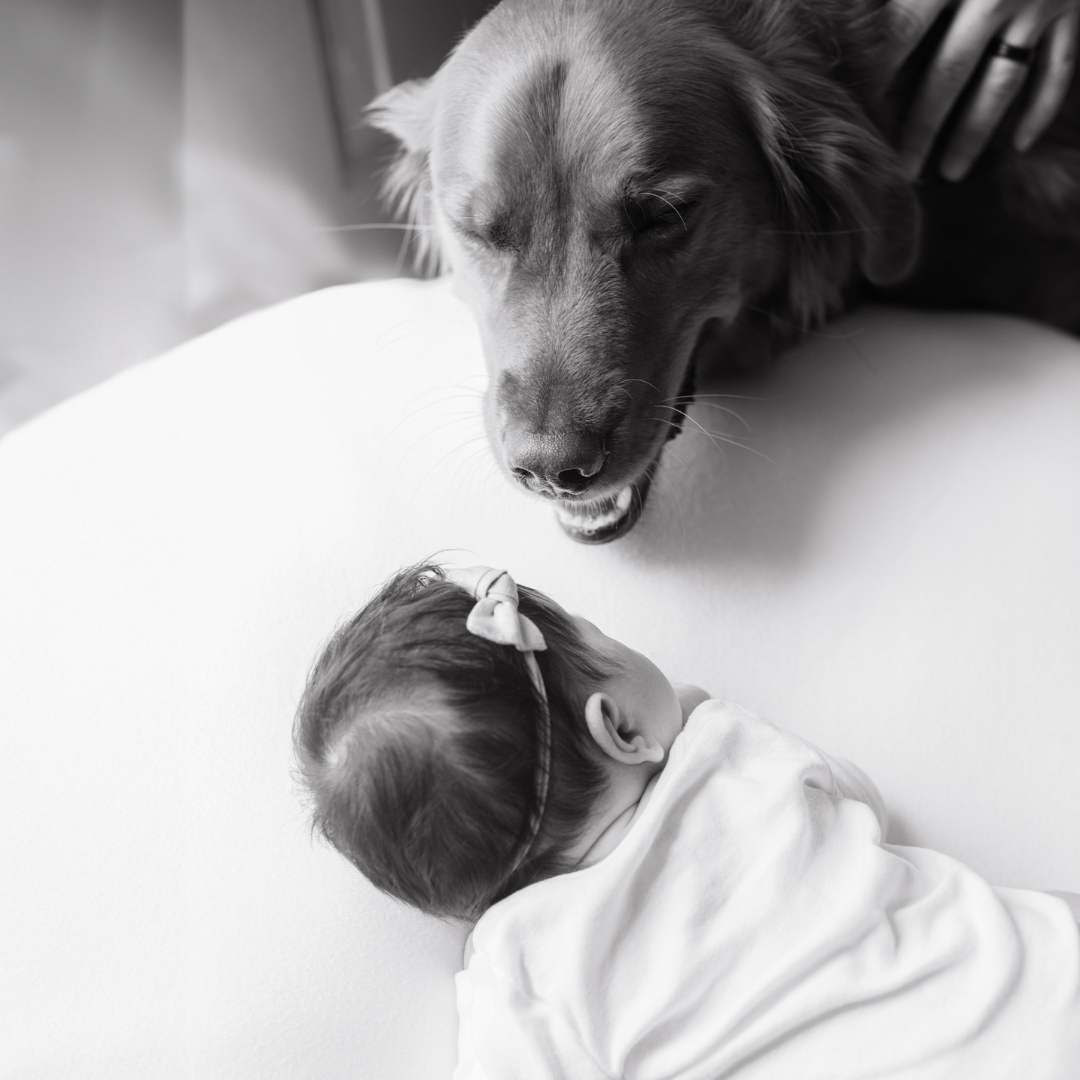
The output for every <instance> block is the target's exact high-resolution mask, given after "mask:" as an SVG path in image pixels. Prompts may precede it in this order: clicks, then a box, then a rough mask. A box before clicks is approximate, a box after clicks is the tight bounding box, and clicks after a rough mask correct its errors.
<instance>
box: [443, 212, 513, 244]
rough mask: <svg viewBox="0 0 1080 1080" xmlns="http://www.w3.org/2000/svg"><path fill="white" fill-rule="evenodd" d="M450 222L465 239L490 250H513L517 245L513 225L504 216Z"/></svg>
mask: <svg viewBox="0 0 1080 1080" xmlns="http://www.w3.org/2000/svg"><path fill="white" fill-rule="evenodd" d="M452 224H453V227H454V230H455V231H456V232H457V233H458V234H459V235H460V236H462V237H463V238H464V239H465V240H467V241H469V242H470V243H471V244H473V245H476V246H478V247H481V248H485V249H487V250H490V251H499V252H502V251H515V250H517V248H518V246H519V245H518V237H517V234H516V232H515V230H514V228H513V226H512V225H511V223H510V221H509V220H507V219H506V218H504V217H494V218H491V219H486V220H475V219H471V220H468V221H462V222H457V221H455V222H452Z"/></svg>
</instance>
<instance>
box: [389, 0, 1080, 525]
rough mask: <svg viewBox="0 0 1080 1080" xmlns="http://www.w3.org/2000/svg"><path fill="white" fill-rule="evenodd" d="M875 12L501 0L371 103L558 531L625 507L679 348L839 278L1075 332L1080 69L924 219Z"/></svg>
mask: <svg viewBox="0 0 1080 1080" xmlns="http://www.w3.org/2000/svg"><path fill="white" fill-rule="evenodd" d="M882 4H883V0H503V3H501V4H499V5H498V7H496V8H495V9H494V10H493V11H492V12H491V13H489V14H488V15H487V16H486V17H485V18H484V19H483V20H482V21H481V22H480V23H479V24H478V25H477V26H476V27H475V28H474V29H473V30H472V31H471V32H470V33H469V34H468V35H467V36H466V37H465V39H464V40H463V41H462V42H461V44H460V45H459V46H458V48H457V49H456V50H455V51H454V53H453V54H452V55H451V56H450V58H449V59H448V60H447V62H446V63H445V64H444V65H443V67H442V68H441V69H440V70H439V72H438V73H437V74H436V75H435V76H434V77H433V78H432V79H431V80H428V81H426V82H413V83H407V84H404V85H402V86H400V87H397V88H395V89H394V90H392V91H391V92H390V93H388V94H386V95H384V96H383V97H382V98H381V99H380V100H379V101H377V102H376V104H375V106H374V109H373V119H374V122H375V123H376V124H378V125H379V126H381V127H382V128H384V129H385V130H386V131H388V132H390V133H391V134H393V135H394V136H395V137H396V138H397V139H398V140H399V142H400V144H401V153H400V156H399V157H398V159H397V161H396V162H395V164H394V165H393V166H392V168H391V171H390V174H389V188H390V191H391V192H392V193H393V195H394V196H395V197H396V199H397V200H398V202H399V204H400V205H401V206H402V207H403V208H404V210H405V211H406V212H407V214H408V216H409V217H410V219H411V220H412V221H413V222H414V224H416V225H417V226H418V228H419V229H420V230H421V231H420V234H419V238H418V247H419V249H420V251H421V254H422V258H423V259H424V260H425V261H426V263H427V265H428V266H429V267H430V268H431V269H433V270H435V269H441V268H447V267H448V268H452V269H453V271H454V273H455V277H456V279H457V282H458V285H459V288H460V290H461V292H462V294H463V295H464V296H465V298H466V299H467V301H468V302H469V303H470V305H471V306H472V308H473V309H474V311H475V313H476V315H477V318H478V321H479V325H480V328H481V333H482V337H483V342H484V349H485V354H486V358H487V363H488V367H489V371H490V374H491V376H492V380H491V388H490V391H489V394H488V402H487V422H488V428H489V436H490V439H491V442H492V445H493V448H494V450H495V454H496V456H497V458H498V459H499V460H500V461H501V462H502V463H503V465H504V466H505V468H506V469H507V470H508V472H509V473H510V474H511V475H512V476H513V477H515V478H516V479H517V480H519V481H520V482H521V483H523V484H524V485H525V486H526V487H528V488H529V489H530V490H532V491H534V492H536V493H538V494H540V495H544V496H547V497H550V498H554V499H556V500H558V501H559V503H560V504H561V505H562V506H563V507H564V508H569V509H570V511H571V512H572V513H574V512H577V513H578V514H579V520H578V521H577V522H576V523H575V522H570V523H569V524H566V525H564V527H566V528H567V531H568V532H570V533H571V535H574V536H576V538H578V539H583V540H591V541H601V540H606V539H610V538H611V537H612V536H614V535H619V534H620V533H622V532H624V531H625V530H626V528H629V527H630V525H632V524H633V521H634V520H636V516H637V512H638V511H639V510H640V506H641V502H642V500H643V498H644V493H645V491H646V490H647V487H648V482H649V479H650V477H651V475H652V470H653V468H654V467H655V464H656V461H657V460H658V458H659V455H660V452H661V450H662V448H663V445H664V442H665V439H666V438H667V437H668V435H669V433H670V432H671V431H672V429H673V425H676V426H677V424H678V423H679V422H680V421H681V414H680V406H681V405H682V403H683V400H684V398H685V395H686V391H687V385H688V378H689V377H691V376H692V373H693V370H694V368H695V366H696V365H698V364H700V363H701V362H703V360H705V359H708V358H712V357H719V358H720V362H721V363H725V364H728V365H737V366H746V365H749V364H752V363H755V362H756V361H758V360H760V359H761V358H763V357H765V356H767V355H769V354H771V353H772V352H773V351H774V350H775V349H776V348H777V346H778V345H781V344H783V343H786V342H789V341H791V340H793V339H794V338H797V337H798V336H799V335H800V334H802V333H804V332H805V331H806V330H808V329H809V328H811V327H812V326H814V325H815V324H818V323H820V322H821V321H822V320H823V319H825V318H827V317H828V316H830V315H832V314H834V313H836V312H837V311H839V310H840V309H841V308H842V307H843V306H844V305H845V303H847V302H848V301H849V300H850V297H851V291H852V288H853V286H854V285H855V284H856V283H857V282H868V283H869V284H870V285H871V286H874V287H878V288H882V287H888V286H895V285H898V284H899V283H901V282H907V284H906V285H905V286H904V289H905V292H904V295H905V296H906V297H907V298H910V299H914V300H916V301H918V302H922V303H935V304H949V305H964V306H990V307H995V308H999V309H1005V310H1014V311H1018V312H1021V313H1024V314H1030V315H1033V316H1035V317H1039V318H1043V319H1046V320H1047V321H1051V322H1055V323H1057V324H1058V325H1061V326H1065V327H1067V328H1069V329H1072V330H1073V331H1074V332H1077V331H1080V300H1078V299H1077V298H1078V297H1080V140H1078V139H1077V132H1078V131H1080V117H1078V116H1076V115H1075V114H1076V112H1077V93H1076V92H1075V90H1076V88H1075V87H1074V92H1073V93H1072V96H1071V98H1070V102H1069V105H1068V106H1067V108H1066V110H1065V113H1064V115H1063V117H1062V119H1060V120H1059V122H1058V123H1057V124H1056V126H1055V129H1054V130H1053V131H1052V132H1051V133H1050V134H1049V135H1048V136H1047V137H1045V138H1044V139H1043V141H1042V143H1041V144H1040V145H1039V146H1038V147H1037V148H1036V149H1035V150H1034V151H1032V152H1031V153H1030V154H1029V155H1027V156H1025V157H1020V156H1018V155H1015V154H1010V153H1009V152H1008V151H1007V150H994V151H991V152H990V153H988V154H987V155H986V156H985V157H984V161H983V163H982V165H980V167H979V169H978V171H977V175H976V176H975V177H974V178H973V179H972V180H970V181H968V182H967V184H965V185H962V186H961V188H959V189H957V188H954V187H950V186H948V185H944V184H941V185H932V190H931V191H930V193H929V197H928V198H927V199H926V200H925V202H926V206H925V210H926V212H925V213H923V214H921V213H920V208H919V202H918V199H917V197H916V194H915V189H914V187H913V186H912V185H911V184H910V183H908V182H907V181H905V179H904V178H903V176H902V174H901V171H900V168H899V165H898V162H897V159H896V157H895V155H894V153H893V151H892V150H891V148H890V146H889V144H888V142H887V139H886V136H885V135H884V134H883V131H887V130H888V127H889V124H890V122H891V118H890V116H889V115H888V113H889V106H888V105H887V104H886V103H885V101H884V92H885V89H886V88H885V86H884V85H883V84H882V73H883V72H884V71H885V70H886V66H885V63H884V56H885V48H886V42H885V40H884V33H885V27H884V20H883V16H882ZM973 192H977V193H978V195H979V197H978V198H973V197H972V193H973ZM920 219H922V220H923V230H924V232H925V235H926V237H927V239H926V242H925V244H924V245H922V246H921V247H920ZM973 239H974V241H975V243H976V253H975V258H974V260H973V258H972V252H973V249H972V246H971V244H972V241H973ZM1048 248H1050V249H1053V251H1052V257H1053V259H1055V260H1056V263H1055V266H1054V267H1053V270H1054V273H1055V275H1056V281H1055V287H1054V288H1055V289H1056V299H1055V295H1054V290H1048V289H1047V288H1046V287H1045V284H1044V281H1045V278H1046V274H1045V273H1043V272H1042V269H1041V268H1042V267H1043V265H1044V260H1045V259H1046V257H1047V254H1046V252H1047V249H1048ZM920 253H921V254H920ZM995 259H996V260H997V262H996V263H995V262H994V260H995ZM1022 259H1026V260H1027V263H1026V264H1022ZM1018 260H1021V261H1018ZM969 262H974V265H968V263H969ZM628 485H629V486H630V488H631V490H632V491H633V495H634V498H633V500H632V505H631V507H630V509H629V511H628V512H626V513H623V512H622V510H623V509H624V507H625V501H626V496H625V492H624V498H623V501H622V502H621V503H620V504H619V508H618V509H616V507H615V497H616V494H617V493H619V492H620V491H623V490H624V489H625V488H627V486H628Z"/></svg>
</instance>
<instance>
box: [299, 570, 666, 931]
mask: <svg viewBox="0 0 1080 1080" xmlns="http://www.w3.org/2000/svg"><path fill="white" fill-rule="evenodd" d="M482 570H483V568H480V569H478V570H477V571H475V572H474V571H463V572H462V571H459V572H450V573H451V576H453V577H456V580H451V579H450V578H448V577H447V573H446V572H444V571H443V570H442V569H440V568H439V567H437V566H430V565H429V566H417V567H412V568H409V569H407V570H403V571H402V572H401V573H399V574H398V575H397V576H396V577H394V578H393V579H392V580H391V581H390V582H389V583H388V584H387V585H386V586H385V587H384V588H383V589H382V590H381V591H380V592H379V594H378V595H377V596H376V597H375V598H374V599H373V600H372V601H371V602H370V603H369V604H368V605H367V606H366V607H365V608H364V609H363V610H362V611H361V612H360V613H359V614H358V615H356V616H355V617H354V618H353V619H351V620H350V621H349V622H348V623H347V624H346V625H345V626H344V627H343V628H342V629H341V630H339V631H338V633H337V634H335V636H334V637H333V639H332V640H331V641H330V643H329V645H328V646H327V647H326V649H325V650H324V652H323V654H322V656H321V657H320V658H319V660H318V661H317V663H316V665H315V667H314V669H313V671H312V673H311V676H310V678H309V680H308V686H307V689H306V691H305V693H304V697H303V700H302V701H301V704H300V708H299V711H298V714H297V720H296V731H295V741H296V748H297V757H298V759H299V763H300V768H301V772H302V775H303V778H304V782H305V784H306V785H307V787H308V788H309V790H310V791H311V794H312V797H313V801H314V817H315V823H316V826H317V827H318V828H319V829H320V830H321V831H322V832H323V834H324V835H325V836H326V837H327V839H328V840H330V842H331V843H332V844H333V845H334V846H335V847H336V848H337V849H338V850H339V851H340V852H341V853H342V854H343V855H345V856H346V857H347V858H348V859H349V860H350V861H351V862H353V863H354V864H355V865H356V866H357V868H358V869H359V870H360V871H361V872H362V873H363V874H364V875H365V877H367V878H368V879H369V880H370V881H371V882H372V883H373V884H375V885H376V886H377V887H379V888H380V889H382V890H384V891H385V892H387V893H390V894H391V895H393V896H396V897H398V898H399V899H401V900H404V901H405V902H406V903H409V904H411V905H413V906H414V907H417V908H420V909H421V910H423V911H426V912H429V913H431V914H435V915H440V916H446V917H457V918H463V919H471V918H476V917H477V916H479V915H480V914H481V913H482V912H483V911H484V910H485V909H486V908H487V907H489V906H490V905H491V904H492V903H494V902H495V901H496V900H498V899H500V898H501V897H503V896H505V895H507V894H509V893H511V892H514V891H515V890H517V889H520V888H522V887H524V886H525V885H527V884H529V883H530V882H532V881H536V880H539V879H541V878H544V877H549V876H552V875H554V874H558V873H563V872H566V871H567V870H570V869H572V868H573V866H574V865H576V864H577V863H578V862H579V861H580V859H581V856H582V854H583V850H582V848H583V845H585V847H586V849H587V847H588V846H589V841H590V839H591V838H592V836H593V835H594V834H595V833H596V832H597V830H598V829H600V831H602V827H603V826H604V825H605V812H608V816H610V811H612V810H613V809H618V808H619V807H621V806H622V804H623V803H625V802H626V800H627V798H628V797H629V796H630V795H632V794H633V792H634V791H638V790H639V789H640V790H643V789H644V786H645V785H646V784H647V782H648V779H649V778H650V777H651V775H653V774H654V773H655V772H656V771H657V770H658V769H659V768H661V767H662V762H663V760H664V757H665V754H666V751H667V749H668V747H669V746H670V744H671V742H672V741H674V738H675V736H676V735H677V734H678V731H679V730H680V728H681V723H682V713H681V709H680V707H679V704H678V699H677V697H676V695H675V691H674V690H673V689H672V687H671V684H670V683H668V682H667V680H666V679H665V678H664V677H663V675H661V674H660V672H659V671H658V669H656V668H655V666H654V665H652V664H651V662H649V661H648V660H646V658H645V657H643V656H641V655H640V654H638V653H635V652H633V651H632V650H630V649H627V648H626V647H625V646H623V645H621V644H619V643H618V642H616V641H614V640H613V639H611V638H607V637H606V636H605V635H603V634H602V633H601V632H600V631H599V630H597V629H596V627H594V626H592V624H591V623H588V622H586V621H585V620H584V619H581V618H580V617H574V616H571V615H569V614H567V613H566V612H565V611H564V610H563V609H562V608H561V607H559V606H558V605H557V604H555V603H554V602H553V601H551V600H550V599H548V598H547V597H545V596H543V595H542V594H541V593H538V592H536V591H534V590H532V589H527V588H520V589H515V587H514V584H513V582H512V581H511V579H510V578H509V576H508V575H506V574H502V573H501V572H500V571H488V572H487V573H483V572H482ZM477 590H479V593H480V596H481V597H483V596H485V595H486V596H487V597H488V598H487V599H486V600H484V602H483V604H478V603H477ZM485 604H486V609H485V610H486V613H487V621H488V623H489V624H491V626H494V624H495V623H500V624H502V629H499V628H496V629H495V630H492V629H491V628H490V626H489V627H488V628H486V629H485V627H484V625H482V624H483V622H484V620H483V618H481V620H480V624H478V623H477V620H476V617H475V616H474V618H473V620H472V621H471V622H470V614H471V613H473V611H474V608H476V609H477V611H478V612H479V611H480V608H481V607H483V606H484V605H485ZM496 607H498V608H499V611H498V613H496V614H494V616H493V612H494V609H495V608H496ZM467 622H469V623H470V625H471V626H472V627H473V629H472V630H470V629H469V628H468V627H467V626H466V623H467ZM511 624H513V625H511ZM507 626H510V627H511V631H512V632H516V630H515V627H517V626H520V627H522V628H523V629H524V633H525V640H522V639H520V638H519V639H518V643H517V645H516V646H515V645H514V644H502V643H500V641H499V640H490V638H491V637H492V636H494V637H496V638H498V637H500V635H501V636H502V638H503V639H505V637H506V629H505V628H506V627H507ZM511 636H513V633H512V634H511ZM528 645H532V647H533V648H532V649H530V648H527V647H526V646H528ZM533 650H535V651H533ZM628 793H629V794H628ZM613 800H614V801H613Z"/></svg>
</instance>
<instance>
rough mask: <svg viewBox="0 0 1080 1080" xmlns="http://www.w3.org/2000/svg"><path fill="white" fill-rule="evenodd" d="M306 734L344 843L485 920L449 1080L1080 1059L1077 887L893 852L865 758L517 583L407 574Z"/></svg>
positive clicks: (814, 1074)
mask: <svg viewBox="0 0 1080 1080" xmlns="http://www.w3.org/2000/svg"><path fill="white" fill-rule="evenodd" d="M295 738H296V747H297V755H298V758H299V761H300V765H301V769H302V772H303V775H304V778H305V781H306V783H307V785H308V786H309V788H310V791H311V793H312V796H313V802H314V808H315V821H316V823H317V825H318V827H319V828H320V829H321V831H322V832H323V833H324V835H325V836H326V837H327V838H328V839H329V840H330V842H331V843H332V844H333V845H334V846H335V847H336V848H337V849H338V850H339V851H340V852H341V853H342V854H343V855H345V856H346V858H348V859H349V860H350V861H352V862H353V863H354V864H355V865H356V866H357V867H358V868H359V870H360V871H361V872H362V873H363V874H364V875H365V876H367V877H368V878H369V879H370V880H371V881H372V882H373V883H374V884H375V885H376V886H378V887H379V888H380V889H382V890H384V891H385V892H387V893H389V894H390V895H392V896H395V897H397V898H399V899H400V900H403V901H405V902H406V903H408V904H411V905H413V906H415V907H417V908H419V909H420V910H422V911H425V912H428V913H431V914H434V915H438V916H440V917H444V918H455V919H465V920H469V921H473V920H476V925H475V927H474V929H473V932H472V936H471V938H470V942H469V944H468V946H467V948H466V964H465V970H464V971H462V972H461V973H460V974H459V975H458V1008H459V1013H460V1019H461V1027H460V1040H459V1050H460V1054H459V1064H458V1070H457V1074H456V1076H457V1077H458V1078H460V1080H465V1078H477V1080H479V1078H481V1077H484V1078H487V1080H501V1078H514V1080H517V1078H519V1077H520V1078H525V1077H529V1078H537V1080H540V1078H548V1077H550V1078H552V1080H555V1078H559V1080H616V1078H618V1080H673V1078H679V1080H720V1078H721V1077H729V1076H730V1077H738V1078H740V1080H754V1078H762V1080H764V1078H769V1080H773V1078H776V1077H781V1078H784V1080H788V1078H795V1077H797V1078H799V1080H813V1078H819V1080H825V1078H828V1080H848V1078H852V1080H853V1078H856V1077H890V1078H897V1080H899V1078H912V1080H913V1078H916V1077H917V1078H920V1080H930V1078H942V1080H946V1078H948V1080H990V1078H1001V1080H1015V1078H1016V1077H1020V1076H1023V1077H1024V1078H1025V1080H1036V1078H1037V1080H1051V1078H1053V1080H1076V1078H1077V1077H1080V927H1078V925H1077V918H1078V917H1080V897H1068V896H1051V895H1049V894H1046V893H1039V892H1033V891H1023V890H1016V889H999V888H993V887H991V886H990V885H988V884H987V883H986V882H985V881H983V880H982V879H981V878H980V877H979V876H978V875H977V874H975V873H973V872H972V871H970V870H968V869H967V868H966V867H964V866H963V865H961V864H960V863H958V862H956V861H955V860H954V859H951V858H949V857H947V856H945V855H939V854H937V853H936V852H932V851H927V850H925V849H921V848H910V847H900V846H896V845H891V844H885V843H883V842H882V835H883V832H884V828H885V814H884V809H883V806H882V803H881V798H880V796H879V795H878V793H877V791H876V789H875V788H874V786H873V784H872V783H871V782H870V781H869V780H868V779H867V778H866V777H865V776H864V775H863V774H862V773H861V772H860V771H859V770H858V769H856V768H855V767H854V766H853V765H851V764H849V763H847V762H843V761H841V760H839V759H836V758H831V757H829V756H827V755H825V754H823V753H822V752H821V751H819V750H817V749H816V748H815V747H813V746H811V745H810V744H808V743H806V742H805V741H803V740H802V739H799V738H797V737H795V736H793V735H789V734H786V733H784V732H782V731H780V730H779V729H777V728H776V727H774V726H773V725H772V724H770V723H768V722H767V721H764V720H760V719H757V718H756V717H753V716H751V715H749V714H748V713H746V712H743V711H742V710H740V709H737V708H734V707H733V706H730V705H725V704H723V703H721V702H718V701H711V700H708V698H707V695H706V694H705V693H704V692H703V691H700V690H697V689H696V688H693V687H679V688H676V687H675V686H673V685H672V684H671V683H669V682H668V680H667V679H666V678H665V677H664V675H663V674H662V673H661V672H660V671H659V669H658V668H657V667H656V666H655V665H654V664H653V663H652V662H651V661H649V660H648V659H647V658H646V657H644V656H642V655H641V654H640V653H637V652H634V651H633V650H632V649H629V648H627V647H626V646H625V645H622V644H620V643H619V642H617V641H615V640H613V639H612V638H609V637H607V636H606V635H604V634H603V633H602V632H601V631H600V630H599V629H597V627H595V626H594V625H593V624H592V623H590V622H588V621H587V620H585V619H583V618H581V617H580V616H572V615H569V614H568V613H567V612H566V611H564V610H563V609H562V608H561V607H559V606H558V605H557V604H555V603H554V602H553V601H552V600H550V599H548V598H547V597H545V596H543V595H542V594H540V593H538V592H535V591H533V590H531V589H526V588H521V589H520V590H519V589H518V587H517V586H516V585H515V584H514V582H513V580H512V579H511V578H510V576H509V575H508V574H507V573H505V572H504V571H501V570H491V569H488V568H485V567H475V568H472V569H470V570H456V571H455V570H444V569H442V568H440V567H437V566H419V567H414V568H410V569H407V570H404V571H402V572H401V573H400V574H398V575H397V576H396V577H395V578H394V579H393V580H392V581H390V582H389V584H387V585H386V586H385V587H384V588H383V589H382V590H381V591H380V592H379V594H378V595H377V596H376V597H375V598H374V599H373V600H372V601H371V602H370V603H369V604H368V605H367V606H366V607H365V608H364V609H363V610H362V611H361V612H360V613H359V614H358V615H357V616H355V617H354V618H353V619H352V620H351V621H350V622H349V623H348V624H347V625H346V626H345V627H344V628H343V629H341V630H340V631H339V632H338V633H337V634H336V635H335V636H334V638H333V640H332V641H331V642H330V644H329V645H328V646H327V648H326V650H325V651H324V653H323V655H322V656H321V658H320V659H319V661H318V662H317V664H316V666H315V668H314V669H313V671H312V674H311V677H310V679H309V683H308V687H307V690H306V692H305V694H304V698H303V701H302V702H301V705H300V709H299V712H298V716H297V723H296V732H295Z"/></svg>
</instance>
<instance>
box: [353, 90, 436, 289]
mask: <svg viewBox="0 0 1080 1080" xmlns="http://www.w3.org/2000/svg"><path fill="white" fill-rule="evenodd" d="M434 106H435V95H434V86H433V83H432V80H431V79H412V80H410V81H409V82H403V83H399V84H398V85H397V86H395V87H392V88H391V89H390V90H387V91H386V93H384V94H380V95H379V97H377V98H376V99H375V100H374V101H373V102H372V103H371V104H370V105H369V106H368V110H367V122H368V123H369V124H371V126H372V127H375V128H378V129H379V130H380V131H385V132H386V133H387V134H388V135H391V136H393V138H394V139H396V140H397V142H398V152H397V156H396V157H395V158H394V160H393V161H392V162H391V163H390V166H389V168H388V169H387V170H386V175H385V176H384V178H383V185H382V189H383V195H384V197H385V198H386V199H387V200H388V201H389V202H390V204H391V205H392V206H393V208H394V212H395V213H396V214H398V215H399V216H401V217H404V218H405V219H406V221H407V222H408V224H409V225H411V226H412V227H413V228H414V229H415V230H416V232H415V236H414V237H413V241H412V243H411V245H410V246H411V248H412V250H413V252H414V253H415V255H414V258H415V262H416V265H417V268H418V269H420V270H421V271H425V272H428V273H439V272H440V271H441V270H442V269H443V266H442V257H441V255H440V252H439V246H438V241H437V239H436V236H435V230H434V228H433V225H434V221H433V215H432V207H431V197H432V196H431V167H430V157H431V141H432V128H433V114H434Z"/></svg>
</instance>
